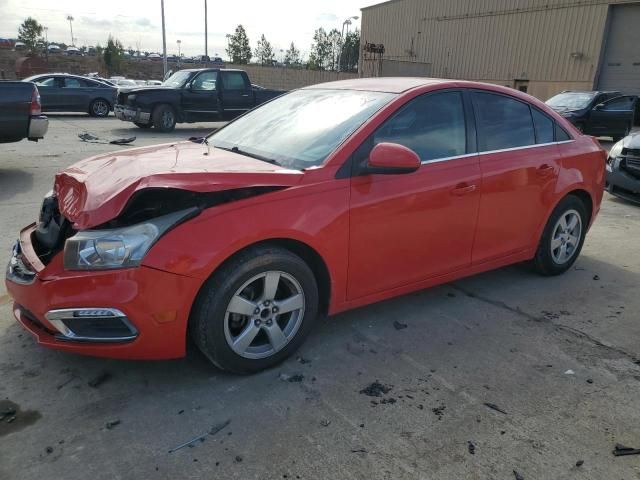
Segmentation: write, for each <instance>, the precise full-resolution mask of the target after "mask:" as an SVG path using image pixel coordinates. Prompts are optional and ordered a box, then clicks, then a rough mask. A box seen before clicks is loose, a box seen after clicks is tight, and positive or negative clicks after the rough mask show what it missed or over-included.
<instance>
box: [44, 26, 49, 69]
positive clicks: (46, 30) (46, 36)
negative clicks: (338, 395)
mask: <svg viewBox="0 0 640 480" xmlns="http://www.w3.org/2000/svg"><path fill="white" fill-rule="evenodd" d="M44 56H45V57H46V59H47V62H49V27H44Z"/></svg>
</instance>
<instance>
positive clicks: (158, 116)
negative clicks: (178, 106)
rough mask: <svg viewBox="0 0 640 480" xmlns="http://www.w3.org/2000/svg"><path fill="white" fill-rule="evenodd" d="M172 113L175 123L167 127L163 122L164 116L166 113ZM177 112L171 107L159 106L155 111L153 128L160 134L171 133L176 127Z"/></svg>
mask: <svg viewBox="0 0 640 480" xmlns="http://www.w3.org/2000/svg"><path fill="white" fill-rule="evenodd" d="M167 110H169V111H171V114H172V115H173V123H172V124H171V125H170V126H165V125H164V124H163V122H162V115H163V113H164V112H165V111H167ZM176 123H177V122H176V112H175V110H174V109H173V107H172V106H171V105H166V104H164V105H158V106H157V107H156V108H155V110H154V111H153V126H154V127H155V129H156V130H159V131H160V132H165V133H166V132H171V131H173V129H174V128H175V127H176Z"/></svg>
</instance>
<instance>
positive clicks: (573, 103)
mask: <svg viewBox="0 0 640 480" xmlns="http://www.w3.org/2000/svg"><path fill="white" fill-rule="evenodd" d="M593 97H595V93H590V92H567V93H560V94H558V95H556V96H555V97H552V98H550V99H549V100H547V105H549V106H550V107H556V108H567V109H571V110H579V109H581V108H586V107H587V106H588V105H589V102H591V100H593Z"/></svg>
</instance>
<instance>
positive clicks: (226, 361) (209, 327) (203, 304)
mask: <svg viewBox="0 0 640 480" xmlns="http://www.w3.org/2000/svg"><path fill="white" fill-rule="evenodd" d="M267 270H276V271H283V272H286V273H288V274H289V275H292V276H293V277H294V278H295V279H296V280H297V281H298V282H299V283H300V286H301V288H302V291H303V293H304V296H305V311H304V316H303V318H302V323H301V325H300V327H299V328H298V331H297V332H296V334H295V335H294V337H293V338H292V339H291V340H290V342H289V343H288V344H287V345H286V346H285V347H284V348H283V349H282V350H280V351H279V352H277V353H275V354H274V355H272V356H270V357H267V358H262V359H248V358H244V357H241V356H240V355H238V354H237V353H235V352H234V351H233V350H232V349H231V347H230V346H229V344H228V343H227V340H226V337H225V333H224V322H225V317H226V311H227V307H228V305H229V302H230V300H231V298H232V297H233V295H234V294H235V293H236V291H237V290H238V289H239V288H240V287H241V286H242V285H243V284H244V283H245V282H246V281H247V280H249V279H250V278H252V277H253V276H255V275H257V274H260V273H262V272H264V271H267ZM200 297H201V298H200V299H199V300H200V301H199V302H198V303H199V305H197V306H196V308H195V309H194V310H195V312H194V313H195V314H196V315H198V316H199V319H198V321H197V322H195V325H192V327H194V328H196V329H198V331H194V332H193V334H194V335H195V338H194V339H195V340H196V343H197V344H198V345H199V346H200V348H201V350H202V351H203V353H204V354H205V355H206V356H207V357H209V359H210V360H211V361H213V363H214V364H215V365H217V366H218V367H220V368H222V369H224V370H229V371H233V372H236V373H253V372H257V371H260V370H264V369H267V368H269V367H272V366H274V365H277V364H278V363H280V362H282V361H283V360H284V359H285V358H287V357H288V356H290V355H291V354H292V353H293V352H295V351H296V350H297V349H298V347H299V346H300V345H301V344H302V342H303V341H304V339H305V338H306V336H307V335H308V334H309V332H310V331H311V329H312V327H313V324H314V320H315V318H316V316H317V313H318V287H317V283H316V280H315V277H314V276H313V272H312V271H311V269H310V268H309V267H308V266H307V265H306V264H305V263H304V261H303V260H302V259H300V258H299V257H297V256H296V255H293V254H290V253H289V252H286V251H282V250H276V251H275V252H274V251H271V252H270V253H265V254H262V255H259V256H255V257H253V258H252V259H250V260H249V261H246V262H243V263H239V264H237V263H231V264H229V265H227V266H226V267H224V269H223V271H222V272H220V274H218V275H214V276H213V277H212V278H211V279H210V280H209V281H207V283H206V284H205V285H204V287H203V291H202V292H201V295H200Z"/></svg>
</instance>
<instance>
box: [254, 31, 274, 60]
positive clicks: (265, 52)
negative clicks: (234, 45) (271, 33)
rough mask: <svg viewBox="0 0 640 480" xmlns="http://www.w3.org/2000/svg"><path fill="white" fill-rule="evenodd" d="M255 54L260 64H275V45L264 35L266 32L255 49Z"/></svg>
mask: <svg viewBox="0 0 640 480" xmlns="http://www.w3.org/2000/svg"><path fill="white" fill-rule="evenodd" d="M254 53H255V55H256V57H257V59H258V61H259V62H260V65H272V64H273V57H274V53H273V47H272V46H271V43H269V40H267V39H266V38H265V36H264V33H263V34H262V36H261V37H260V40H258V46H257V47H256V49H255V52H254Z"/></svg>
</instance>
